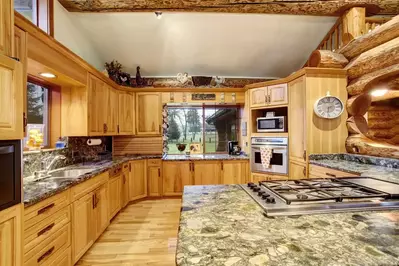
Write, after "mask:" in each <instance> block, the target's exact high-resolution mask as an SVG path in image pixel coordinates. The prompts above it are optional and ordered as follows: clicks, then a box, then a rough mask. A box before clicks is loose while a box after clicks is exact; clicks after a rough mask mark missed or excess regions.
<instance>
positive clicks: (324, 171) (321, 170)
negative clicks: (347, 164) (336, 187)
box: [309, 165, 360, 178]
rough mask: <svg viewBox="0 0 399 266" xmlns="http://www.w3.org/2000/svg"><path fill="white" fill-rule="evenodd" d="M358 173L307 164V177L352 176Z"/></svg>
mask: <svg viewBox="0 0 399 266" xmlns="http://www.w3.org/2000/svg"><path fill="white" fill-rule="evenodd" d="M354 176H360V175H359V174H353V173H348V172H344V171H340V170H335V169H331V168H327V167H322V166H318V165H310V166H309V178H339V177H354Z"/></svg>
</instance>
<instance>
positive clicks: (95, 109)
mask: <svg viewBox="0 0 399 266" xmlns="http://www.w3.org/2000/svg"><path fill="white" fill-rule="evenodd" d="M88 84H89V85H88V100H89V114H88V116H89V134H90V135H92V136H101V135H103V134H104V133H105V132H104V131H105V130H104V129H105V128H104V126H105V125H104V124H105V123H104V109H105V108H104V103H103V99H104V97H105V95H104V94H105V92H104V86H103V82H102V81H101V80H99V79H98V78H96V77H95V76H92V75H89V82H88Z"/></svg>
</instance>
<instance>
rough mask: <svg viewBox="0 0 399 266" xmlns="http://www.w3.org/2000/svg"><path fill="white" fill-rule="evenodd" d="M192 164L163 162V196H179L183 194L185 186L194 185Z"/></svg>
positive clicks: (186, 162)
mask: <svg viewBox="0 0 399 266" xmlns="http://www.w3.org/2000/svg"><path fill="white" fill-rule="evenodd" d="M191 165H192V162H188V161H184V162H163V164H162V178H163V195H164V196H179V195H182V194H183V190H184V186H190V185H193V184H194V181H193V176H192V172H191V169H192V167H191Z"/></svg>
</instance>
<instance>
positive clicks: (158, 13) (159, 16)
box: [155, 11, 162, 19]
mask: <svg viewBox="0 0 399 266" xmlns="http://www.w3.org/2000/svg"><path fill="white" fill-rule="evenodd" d="M155 16H157V19H161V18H162V12H161V11H155Z"/></svg>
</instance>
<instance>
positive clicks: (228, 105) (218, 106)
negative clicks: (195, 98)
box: [166, 103, 242, 155]
mask: <svg viewBox="0 0 399 266" xmlns="http://www.w3.org/2000/svg"><path fill="white" fill-rule="evenodd" d="M166 106H167V108H201V109H202V117H201V119H202V140H203V142H202V143H201V145H202V154H228V152H229V151H228V150H227V151H224V152H207V151H206V145H205V142H204V140H205V133H206V130H205V109H207V108H215V109H217V108H221V109H222V108H234V109H236V110H237V113H236V118H235V121H236V130H235V131H236V136H237V139H236V141H238V142H240V140H239V138H240V114H241V113H240V109H241V108H242V106H241V105H239V104H236V105H234V104H223V105H218V104H205V103H203V104H200V105H199V104H191V105H190V104H185V105H183V104H180V105H176V104H171V105H168V104H167V105H166ZM168 154H171V155H179V154H180V153H169V152H168Z"/></svg>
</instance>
